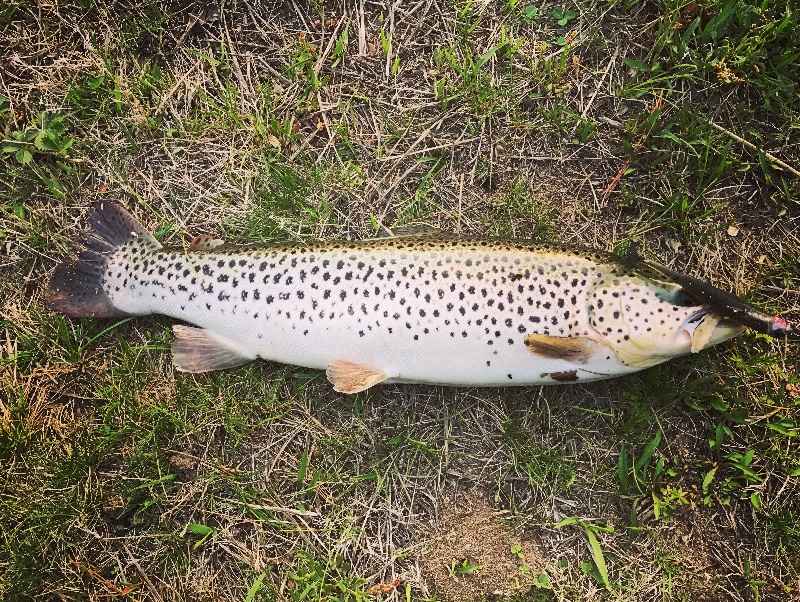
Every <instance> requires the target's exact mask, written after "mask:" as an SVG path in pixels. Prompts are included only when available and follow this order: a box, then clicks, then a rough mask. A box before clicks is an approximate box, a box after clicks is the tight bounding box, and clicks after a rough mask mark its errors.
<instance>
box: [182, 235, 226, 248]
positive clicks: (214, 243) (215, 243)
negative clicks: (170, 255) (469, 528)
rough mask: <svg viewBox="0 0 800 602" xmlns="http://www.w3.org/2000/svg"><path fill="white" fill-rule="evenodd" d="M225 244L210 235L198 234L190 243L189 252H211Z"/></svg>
mask: <svg viewBox="0 0 800 602" xmlns="http://www.w3.org/2000/svg"><path fill="white" fill-rule="evenodd" d="M224 244H225V241H224V240H222V239H221V238H214V237H213V236H211V235H210V234H198V235H197V236H195V237H194V238H193V239H192V242H190V243H189V251H210V250H211V249H216V248H217V247H221V246H222V245H224Z"/></svg>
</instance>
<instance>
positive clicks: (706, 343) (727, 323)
mask: <svg viewBox="0 0 800 602" xmlns="http://www.w3.org/2000/svg"><path fill="white" fill-rule="evenodd" d="M683 330H684V331H685V332H686V333H687V334H688V335H689V338H690V339H691V351H692V353H697V352H698V351H701V350H702V349H705V348H706V347H711V346H712V345H716V344H717V343H721V342H722V341H726V340H728V339H730V338H733V337H735V336H737V335H740V334H742V333H743V332H744V331H745V327H744V326H742V325H741V324H739V323H738V322H735V321H733V320H730V319H728V318H726V317H725V316H722V315H720V314H718V313H716V312H715V311H713V310H712V309H710V308H708V307H704V308H702V309H698V310H697V311H696V312H694V313H693V314H692V315H691V316H689V317H688V318H687V320H686V322H684V325H683Z"/></svg>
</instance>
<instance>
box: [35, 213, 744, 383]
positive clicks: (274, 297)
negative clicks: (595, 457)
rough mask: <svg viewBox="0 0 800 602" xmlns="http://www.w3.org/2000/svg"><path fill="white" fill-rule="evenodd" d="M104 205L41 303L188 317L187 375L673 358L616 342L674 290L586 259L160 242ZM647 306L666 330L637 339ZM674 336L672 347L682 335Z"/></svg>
mask: <svg viewBox="0 0 800 602" xmlns="http://www.w3.org/2000/svg"><path fill="white" fill-rule="evenodd" d="M110 207H111V209H108V208H107V209H106V210H105V211H97V212H95V213H94V214H92V216H91V217H90V225H91V226H93V228H94V230H93V231H92V233H91V234H90V236H89V238H88V240H89V244H88V248H87V250H85V251H84V253H83V254H82V255H81V257H80V258H79V260H78V262H76V263H75V264H74V265H73V266H70V267H65V268H63V269H62V271H61V272H59V271H57V272H56V274H55V275H54V278H53V282H52V283H51V287H50V291H51V292H50V295H49V302H50V304H51V306H53V307H55V308H56V309H60V310H62V311H65V313H70V315H85V314H86V313H87V312H90V313H93V314H94V315H144V314H151V313H160V314H165V315H168V316H171V317H173V318H177V319H179V320H183V321H185V322H188V323H190V324H193V325H195V326H196V327H199V328H194V329H192V328H187V327H176V328H175V333H176V335H177V339H178V341H177V347H174V349H173V352H174V355H175V361H176V364H177V366H178V368H179V369H185V370H188V371H204V370H206V369H215V368H220V367H228V366H232V365H237V364H240V363H243V362H245V361H248V360H252V359H255V358H259V357H260V358H263V359H267V360H273V361H277V362H282V363H290V364H296V365H300V366H306V367H308V368H316V369H327V370H328V374H329V376H330V377H331V379H332V380H334V384H335V385H337V382H336V380H337V378H338V379H339V380H340V381H341V380H342V379H344V380H347V382H349V383H350V384H347V382H340V383H339V384H338V385H337V388H339V389H340V390H345V391H351V392H352V391H353V390H360V388H366V387H362V386H361V385H362V384H365V383H373V381H375V382H418V383H437V384H451V385H481V386H487V385H530V384H539V383H556V382H573V381H576V380H586V381H588V380H596V379H599V378H607V377H609V376H615V375H619V374H625V373H628V372H633V371H635V370H638V369H641V368H642V367H644V365H645V364H646V365H652V364H653V363H658V362H659V361H664V360H665V359H668V358H669V357H672V356H673V355H677V354H679V353H670V352H669V350H668V352H667V353H666V354H663V353H660V352H659V349H655V350H651V352H648V351H647V350H644V353H645V356H646V357H645V356H642V355H641V353H640V351H642V350H641V349H639V348H638V347H637V346H636V344H635V343H636V341H635V340H631V337H632V335H633V334H635V335H636V336H634V337H633V339H636V338H637V337H639V336H640V335H639V334H638V331H639V329H641V331H642V333H641V336H645V335H646V338H647V339H648V340H651V339H653V340H654V341H655V345H656V346H658V345H659V344H660V345H661V346H662V347H663V345H664V344H665V341H666V340H667V339H668V338H670V337H672V338H674V336H673V335H675V333H674V332H673V330H675V329H676V328H679V327H680V326H681V325H682V324H683V322H685V321H686V320H687V319H688V318H689V317H690V316H691V315H694V314H696V313H697V312H698V307H697V306H695V305H690V306H687V307H682V306H680V305H676V304H675V303H674V302H672V297H673V296H674V295H675V289H676V288H679V287H676V286H675V285H669V284H664V283H663V282H661V283H656V284H654V281H652V280H650V279H649V278H653V277H654V275H653V273H651V272H648V271H647V270H645V269H644V268H633V267H631V266H629V265H626V264H625V263H624V262H621V261H620V259H619V258H616V257H615V256H613V255H610V254H606V253H602V252H594V251H585V250H579V249H572V248H570V247H567V246H556V247H543V246H542V245H539V244H536V243H532V242H529V241H513V242H512V241H501V240H496V239H481V238H461V237H454V236H448V235H442V234H437V235H431V234H425V235H416V236H403V237H395V238H381V239H370V240H364V241H357V242H341V241H338V242H337V241H333V242H313V243H301V244H283V245H274V246H262V247H238V248H226V247H221V248H215V249H210V250H188V251H182V250H172V251H169V250H165V249H162V248H161V245H160V244H159V243H158V242H157V241H156V240H155V239H154V238H153V237H152V236H150V235H149V234H148V233H147V232H146V231H145V230H144V229H143V228H142V227H141V225H140V224H138V222H136V221H135V220H134V219H133V218H132V217H131V216H130V215H128V214H127V213H126V212H124V210H122V209H121V208H119V207H118V206H116V205H111V206H110ZM75 274H88V276H86V279H89V280H91V282H89V284H90V285H93V286H94V287H95V291H96V295H95V297H91V298H90V301H91V303H90V302H89V301H87V300H86V299H84V297H81V296H80V295H81V294H83V293H84V292H85V290H86V288H87V287H86V283H85V282H84V283H83V284H81V287H82V288H81V290H78V291H77V292H76V291H75V290H74V286H73V287H72V288H70V287H71V286H72V285H70V284H69V283H68V282H67V277H66V276H67V275H71V276H72V277H74V276H75ZM662 279H663V278H662ZM79 280H80V279H79ZM631 282H632V283H633V284H634V285H638V286H631ZM621 289H624V290H621ZM92 303H93V304H94V306H93V307H89V306H88V305H91V304H92ZM648 303H649V304H650V306H649V307H648V306H647V304H648ZM659 304H660V305H662V306H663V307H658V308H657V309H659V310H660V311H661V312H662V313H663V312H664V311H665V308H668V314H669V319H670V325H669V327H668V328H666V327H664V324H666V322H663V323H662V324H660V325H659V327H658V328H657V329H656V330H657V332H656V333H653V326H652V324H651V322H650V320H651V319H652V320H653V322H657V321H658V320H656V317H655V316H652V315H651V314H650V313H649V312H650V311H652V310H655V309H656V306H657V305H659ZM98 308H99V309H98ZM634 308H635V309H636V310H638V311H634ZM651 308H652V310H651ZM706 313H708V312H706ZM623 314H624V315H623ZM634 314H635V315H634ZM704 315H705V314H704ZM673 321H674V322H675V323H676V324H677V326H673V325H672V322H673ZM700 322H702V320H700ZM720 322H721V321H718V323H720ZM728 326H730V325H728ZM200 329H203V330H202V331H201V330H200ZM648 329H649V330H648ZM662 331H663V332H662ZM734 331H735V332H734ZM740 331H741V329H740V328H739V327H738V326H735V327H729V330H726V331H725V332H724V333H723V334H726V335H730V336H733V334H736V333H738V332H740ZM715 332H716V331H715ZM680 336H681V337H682V339H681V341H680V344H679V345H678V347H679V352H681V353H685V352H688V350H689V342H690V338H691V333H688V334H684V335H680ZM719 336H720V335H719V333H717V337H716V338H719ZM654 337H655V338H654ZM726 338H727V336H726ZM661 339H663V340H661ZM684 339H685V340H684ZM710 339H711V337H709V340H710ZM670 343H671V338H670ZM712 344H713V343H712ZM660 351H663V349H661V350H660ZM648 353H649V355H648ZM643 358H644V359H643ZM653 358H656V360H657V361H654V360H653ZM348 379H349V380H348Z"/></svg>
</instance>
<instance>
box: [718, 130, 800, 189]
mask: <svg viewBox="0 0 800 602" xmlns="http://www.w3.org/2000/svg"><path fill="white" fill-rule="evenodd" d="M708 123H709V124H711V127H712V128H714V129H715V130H717V131H718V132H722V133H723V134H726V135H728V136H730V137H731V138H733V139H734V140H736V142H741V143H742V144H743V145H744V146H746V147H747V148H749V149H750V150H754V151H756V152H759V153H761V154H762V155H764V156H765V157H766V158H767V159H769V160H770V161H772V162H773V163H775V165H779V166H780V167H782V168H783V169H785V170H786V171H789V172H791V173H793V174H794V175H796V176H797V177H798V178H800V171H797V170H796V169H795V168H794V167H792V166H791V165H789V164H787V163H785V162H783V161H781V160H780V159H778V157H776V156H775V155H773V154H772V153H768V152H767V151H765V150H762V149H760V148H758V147H757V146H756V145H755V144H753V143H752V142H748V141H747V140H745V139H744V138H742V137H741V136H737V135H736V134H734V133H733V132H731V131H729V130H726V129H725V128H724V127H722V126H719V125H717V124H716V123H714V122H713V121H709V122H708Z"/></svg>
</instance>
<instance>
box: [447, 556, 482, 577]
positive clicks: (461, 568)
mask: <svg viewBox="0 0 800 602" xmlns="http://www.w3.org/2000/svg"><path fill="white" fill-rule="evenodd" d="M481 568H483V565H482V564H472V563H471V562H470V561H469V559H467V558H464V559H463V560H461V561H460V562H459V561H458V560H456V559H453V561H452V562H451V563H450V568H449V569H448V573H447V574H448V576H450V577H452V578H453V579H456V578H457V577H460V576H462V575H469V574H470V573H472V572H475V571H477V570H478V569H481Z"/></svg>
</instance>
